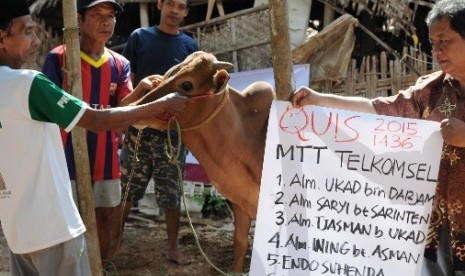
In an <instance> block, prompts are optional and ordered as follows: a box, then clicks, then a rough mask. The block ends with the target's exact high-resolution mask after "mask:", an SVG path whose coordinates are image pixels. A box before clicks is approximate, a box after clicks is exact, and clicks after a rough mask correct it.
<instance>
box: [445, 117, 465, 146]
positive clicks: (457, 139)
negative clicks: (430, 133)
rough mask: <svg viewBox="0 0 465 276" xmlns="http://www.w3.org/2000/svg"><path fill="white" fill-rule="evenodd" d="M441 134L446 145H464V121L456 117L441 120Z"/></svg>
mask: <svg viewBox="0 0 465 276" xmlns="http://www.w3.org/2000/svg"><path fill="white" fill-rule="evenodd" d="M440 128H441V134H442V139H444V143H446V144H447V145H451V146H455V147H460V148H463V147H465V135H464V134H465V122H464V121H462V120H459V119H457V118H450V119H444V120H442V121H441V127H440Z"/></svg>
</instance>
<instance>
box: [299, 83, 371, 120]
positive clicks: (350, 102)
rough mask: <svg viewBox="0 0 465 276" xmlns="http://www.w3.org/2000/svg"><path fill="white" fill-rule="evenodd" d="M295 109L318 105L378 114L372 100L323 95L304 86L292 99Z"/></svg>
mask: <svg viewBox="0 0 465 276" xmlns="http://www.w3.org/2000/svg"><path fill="white" fill-rule="evenodd" d="M291 101H292V104H293V105H294V107H302V106H304V105H318V106H323V107H330V108H336V109H344V110H350V111H357V112H364V113H371V114H376V110H375V108H374V107H373V104H372V102H371V100H369V99H367V98H363V97H343V96H338V95H333V94H323V93H319V92H316V91H315V90H313V89H310V88H308V87H305V86H302V87H300V88H299V89H297V90H296V91H295V93H294V95H293V96H292V98H291Z"/></svg>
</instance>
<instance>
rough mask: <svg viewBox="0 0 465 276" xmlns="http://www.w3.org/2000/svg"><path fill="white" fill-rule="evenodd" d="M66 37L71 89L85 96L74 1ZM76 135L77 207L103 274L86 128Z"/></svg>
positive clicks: (66, 17)
mask: <svg viewBox="0 0 465 276" xmlns="http://www.w3.org/2000/svg"><path fill="white" fill-rule="evenodd" d="M63 25H64V28H65V31H64V34H63V36H64V40H65V44H66V67H65V68H66V69H67V71H66V74H67V79H68V87H69V89H68V92H69V93H71V94H72V95H74V96H76V97H77V98H79V99H82V79H81V55H80V52H81V50H80V46H79V29H78V23H77V8H76V1H75V0H64V1H63ZM71 135H72V138H73V149H74V160H75V163H76V189H77V193H78V207H79V212H80V214H81V217H82V219H83V221H84V224H85V225H86V228H87V231H86V233H85V236H86V240H87V246H88V253H89V261H90V267H91V270H92V275H94V276H101V275H103V269H102V261H101V259H100V248H99V242H98V235H97V225H96V222H95V208H94V199H93V192H92V182H91V177H90V166H89V155H88V152H87V142H86V130H85V129H83V128H80V127H76V128H74V130H73V131H72V132H71Z"/></svg>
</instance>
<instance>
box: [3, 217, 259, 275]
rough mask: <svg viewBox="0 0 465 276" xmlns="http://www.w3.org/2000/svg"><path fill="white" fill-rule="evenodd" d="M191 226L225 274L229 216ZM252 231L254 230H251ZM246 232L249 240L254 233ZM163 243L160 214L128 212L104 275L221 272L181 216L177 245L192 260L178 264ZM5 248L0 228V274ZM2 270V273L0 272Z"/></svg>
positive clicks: (5, 266)
mask: <svg viewBox="0 0 465 276" xmlns="http://www.w3.org/2000/svg"><path fill="white" fill-rule="evenodd" d="M193 223H194V229H195V231H196V233H197V236H198V238H199V242H200V245H201V247H202V250H203V251H204V252H205V255H206V256H207V257H208V258H209V259H210V261H211V262H212V263H213V264H214V265H215V266H217V268H219V269H220V270H222V271H223V272H225V273H229V272H230V269H231V267H232V263H233V247H232V243H233V240H232V237H233V228H234V227H233V225H232V218H226V219H211V218H208V219H204V218H200V217H198V218H196V217H193ZM252 231H253V230H252ZM252 231H251V234H250V235H249V241H250V243H252V237H253V233H252ZM165 244H166V230H165V223H164V221H163V217H156V216H152V215H147V214H143V213H133V214H131V215H130V218H129V220H128V222H127V223H126V225H125V230H124V234H123V250H122V253H121V254H120V255H118V256H117V257H116V258H115V259H114V260H111V261H108V262H104V264H103V267H104V275H106V276H110V275H111V276H148V275H153V276H162V275H163V276H171V275H173V276H174V275H176V276H180V275H189V276H196V275H199V276H208V275H212V276H213V275H215V276H216V275H221V273H220V272H217V271H216V270H215V269H213V268H212V267H211V266H210V265H209V263H208V262H207V261H206V260H205V258H204V257H203V256H202V254H201V253H200V251H199V249H198V246H197V245H196V242H195V238H194V234H193V233H192V230H191V228H190V227H189V224H188V222H187V218H186V217H185V216H184V217H183V218H182V219H181V229H180V232H179V244H180V249H181V250H182V252H183V253H184V254H185V255H186V256H189V257H190V258H191V259H192V260H193V262H192V263H191V264H190V265H186V266H179V265H176V264H174V263H173V262H171V261H168V260H166V259H165V257H164V256H163V249H164V248H165ZM250 257H251V256H250V249H249V254H248V255H247V258H246V265H245V267H246V271H245V272H248V268H249V266H250ZM8 269H9V268H8V251H7V247H6V241H5V238H4V237H3V233H2V232H1V231H0V275H5V273H4V272H5V271H8ZM2 272H3V273H2Z"/></svg>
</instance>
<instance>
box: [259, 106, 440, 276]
mask: <svg viewBox="0 0 465 276" xmlns="http://www.w3.org/2000/svg"><path fill="white" fill-rule="evenodd" d="M441 147H442V138H441V135H440V133H439V123H436V122H430V121H425V120H414V119H406V118H398V117H388V116H380V115H374V114H363V113H354V112H348V111H342V110H337V109H328V108H321V107H316V106H306V107H304V108H301V109H295V108H292V107H291V105H290V103H289V102H283V101H275V102H273V105H272V107H271V111H270V119H269V126H268V134H267V144H266V149H265V159H264V166H263V173H262V183H261V190H260V199H259V207H258V213H257V221H256V228H255V237H254V244H253V254H252V262H251V268H250V275H252V276H263V275H277V276H278V275H279V276H281V275H292V276H295V275H363V276H368V275H369V276H371V275H419V273H420V270H421V264H422V262H423V250H424V247H425V241H426V235H427V227H428V223H429V221H430V220H431V206H432V201H433V198H434V192H435V187H436V182H437V175H438V170H439V161H440V155H441Z"/></svg>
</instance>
